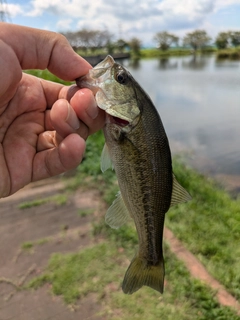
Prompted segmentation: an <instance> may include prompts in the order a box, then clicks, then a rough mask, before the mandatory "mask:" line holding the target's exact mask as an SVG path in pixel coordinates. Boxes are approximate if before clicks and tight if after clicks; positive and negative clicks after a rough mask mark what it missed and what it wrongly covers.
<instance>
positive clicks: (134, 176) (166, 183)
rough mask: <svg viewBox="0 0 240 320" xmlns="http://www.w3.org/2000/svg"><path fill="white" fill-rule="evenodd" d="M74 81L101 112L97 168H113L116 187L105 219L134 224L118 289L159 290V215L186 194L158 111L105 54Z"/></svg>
mask: <svg viewBox="0 0 240 320" xmlns="http://www.w3.org/2000/svg"><path fill="white" fill-rule="evenodd" d="M76 83H77V85H78V86H79V87H80V88H89V89H90V90H92V92H93V93H94V95H95V99H96V102H97V104H98V107H99V108H100V109H103V110H104V111H105V113H106V123H105V126H104V128H103V132H104V136H105V145H104V147H103V151H102V155H101V169H102V171H103V172H104V171H106V170H107V169H109V168H113V169H114V170H115V172H116V176H117V179H118V185H119V189H120V191H119V193H118V194H117V196H116V199H115V200H114V202H113V203H112V205H111V206H110V208H109V209H108V210H107V213H106V216H105V221H106V223H107V224H108V225H109V226H110V227H112V228H119V227H121V226H122V225H123V224H124V223H126V222H127V221H128V220H129V219H133V221H134V223H135V226H136V231H137V235H138V244H139V246H138V251H137V253H136V255H135V257H134V258H133V260H132V262H131V263H130V265H129V267H128V269H127V271H126V273H125V276H124V279H123V282H122V290H123V292H124V293H126V294H132V293H134V292H136V291H137V290H139V289H140V288H141V287H142V286H144V285H145V286H148V287H151V288H152V289H155V290H156V291H158V292H160V293H163V289H164V275H165V269H164V258H163V249H162V242H163V229H164V219H165V214H166V212H167V211H168V210H169V208H170V207H171V206H173V205H175V204H178V203H181V202H186V201H189V200H190V199H191V196H190V195H189V193H188V192H187V191H186V190H185V189H184V188H183V187H182V186H181V185H180V184H179V183H178V181H177V179H176V177H175V175H174V174H173V170H172V158H171V151H170V147H169V142H168V138H167V135H166V132H165V129H164V127H163V123H162V121H161V118H160V115H159V113H158V111H157V110H156V108H155V106H154V104H153V102H152V101H151V99H150V97H149V95H148V94H147V93H146V92H145V91H144V90H143V89H142V88H141V86H140V85H139V84H138V83H137V81H136V80H135V79H134V78H133V76H132V75H131V74H130V72H129V71H128V70H127V69H126V68H125V67H123V66H122V65H120V64H118V63H116V62H115V61H114V59H113V58H112V57H111V56H110V55H108V56H107V57H106V58H105V59H104V60H103V61H101V62H100V63H99V64H97V65H96V66H95V67H94V68H93V69H90V70H89V73H88V74H87V75H85V76H83V77H81V78H78V79H77V80H76Z"/></svg>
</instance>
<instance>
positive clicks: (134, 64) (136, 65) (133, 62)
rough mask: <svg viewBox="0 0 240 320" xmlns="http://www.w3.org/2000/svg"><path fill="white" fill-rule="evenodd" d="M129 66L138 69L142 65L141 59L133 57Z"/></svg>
mask: <svg viewBox="0 0 240 320" xmlns="http://www.w3.org/2000/svg"><path fill="white" fill-rule="evenodd" d="M129 66H131V67H132V68H133V69H135V70H136V69H138V68H139V67H140V59H139V58H134V59H131V60H130V62H129Z"/></svg>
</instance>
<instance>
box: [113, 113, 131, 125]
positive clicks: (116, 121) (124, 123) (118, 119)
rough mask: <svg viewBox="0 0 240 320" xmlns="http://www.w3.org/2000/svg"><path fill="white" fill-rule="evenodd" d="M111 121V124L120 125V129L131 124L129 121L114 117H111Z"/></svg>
mask: <svg viewBox="0 0 240 320" xmlns="http://www.w3.org/2000/svg"><path fill="white" fill-rule="evenodd" d="M110 119H111V120H110V121H111V123H115V124H117V125H119V126H120V127H126V126H127V125H128V124H129V122H128V121H127V120H124V119H121V118H117V117H114V116H110Z"/></svg>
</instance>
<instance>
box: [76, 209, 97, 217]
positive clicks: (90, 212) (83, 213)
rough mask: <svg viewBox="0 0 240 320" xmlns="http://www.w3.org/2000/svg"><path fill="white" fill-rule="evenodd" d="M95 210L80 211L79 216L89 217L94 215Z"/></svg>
mask: <svg viewBox="0 0 240 320" xmlns="http://www.w3.org/2000/svg"><path fill="white" fill-rule="evenodd" d="M93 212H94V210H93V209H79V210H78V215H79V216H80V217H87V216H89V215H91V214H93Z"/></svg>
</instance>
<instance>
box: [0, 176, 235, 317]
mask: <svg viewBox="0 0 240 320" xmlns="http://www.w3.org/2000/svg"><path fill="white" fill-rule="evenodd" d="M64 187H65V186H64V184H63V183H62V182H60V180H59V179H57V178H55V179H49V180H46V181H44V182H40V183H35V184H32V185H31V186H28V187H27V188H25V189H23V190H21V191H19V192H18V193H17V194H15V195H13V196H12V197H9V198H6V199H1V200H0V219H1V224H0V234H1V242H0V257H1V259H0V320H10V319H11V320H50V319H51V320H56V319H57V320H66V319H68V320H75V319H78V320H79V319H81V320H87V319H92V320H101V319H102V318H101V316H100V315H99V311H101V305H99V304H98V302H97V299H96V297H95V295H93V294H91V295H88V296H87V297H85V298H84V299H82V300H80V301H79V302H78V304H77V306H76V308H75V309H74V310H71V309H69V307H67V306H66V305H64V303H63V302H62V299H61V298H59V297H55V296H52V295H51V294H50V293H49V287H48V286H44V287H42V288H40V289H38V290H36V291H16V288H17V287H18V286H21V285H23V284H24V283H25V282H26V281H27V280H29V279H30V278H31V277H33V276H36V275H37V274H39V273H40V272H41V270H42V269H43V268H44V266H45V265H46V264H47V262H48V260H49V258H50V255H51V254H52V253H54V252H62V253H67V252H75V251H76V250H78V249H81V248H84V247H86V246H89V245H92V244H93V243H95V241H97V240H95V239H93V238H91V236H90V234H91V220H92V219H94V217H97V216H99V215H100V214H102V211H103V210H104V211H105V208H104V204H103V203H102V201H101V199H100V197H99V194H98V192H97V191H95V190H91V191H80V190H78V191H76V192H75V193H73V194H72V195H70V196H69V197H67V199H65V200H66V203H64V206H61V205H60V204H59V203H58V201H57V199H56V198H54V197H56V195H58V197H60V196H61V194H62V193H63V191H64ZM49 197H50V198H51V197H52V199H53V200H52V201H50V202H48V203H45V204H42V205H41V206H36V207H31V208H29V209H24V210H23V209H20V208H19V204H22V203H24V202H27V201H32V200H36V199H44V198H49ZM58 200H59V198H58ZM60 200H61V199H60ZM62 200H64V197H63V199H62ZM83 210H92V211H93V214H91V215H80V214H79V212H80V211H83ZM164 237H165V239H166V240H167V241H168V243H169V245H170V247H171V250H172V251H173V252H174V253H175V254H176V255H177V257H178V258H179V259H181V260H183V261H184V263H185V265H186V266H187V267H188V269H189V270H190V272H191V274H192V275H193V276H194V277H197V278H199V279H201V280H202V281H204V282H205V283H207V284H208V285H210V286H211V287H212V288H213V289H214V290H217V291H218V295H217V297H218V299H219V302H220V303H222V304H223V305H227V306H231V307H233V308H235V309H236V310H237V311H238V312H239V314H240V305H239V303H238V302H237V301H236V300H235V299H234V298H233V297H232V296H231V295H230V294H229V293H228V292H227V291H226V290H225V289H224V287H223V286H222V285H221V284H219V283H218V282H217V281H216V280H215V279H213V278H212V277H211V276H210V275H209V274H208V273H207V271H206V270H205V269H204V267H203V266H202V265H201V263H200V262H199V261H198V260H197V259H196V258H195V257H194V256H193V255H192V254H191V253H190V252H188V251H187V250H186V249H185V248H184V247H183V245H182V244H181V243H180V242H179V241H178V240H177V239H176V238H175V237H174V235H173V234H172V233H171V231H170V230H168V229H166V230H165V233H164ZM32 242H34V243H38V245H37V246H34V249H32V250H34V252H32V254H31V243H32ZM41 244H42V245H41ZM27 246H29V250H28V252H26V249H25V250H24V249H23V247H27ZM3 257H4V258H3Z"/></svg>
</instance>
